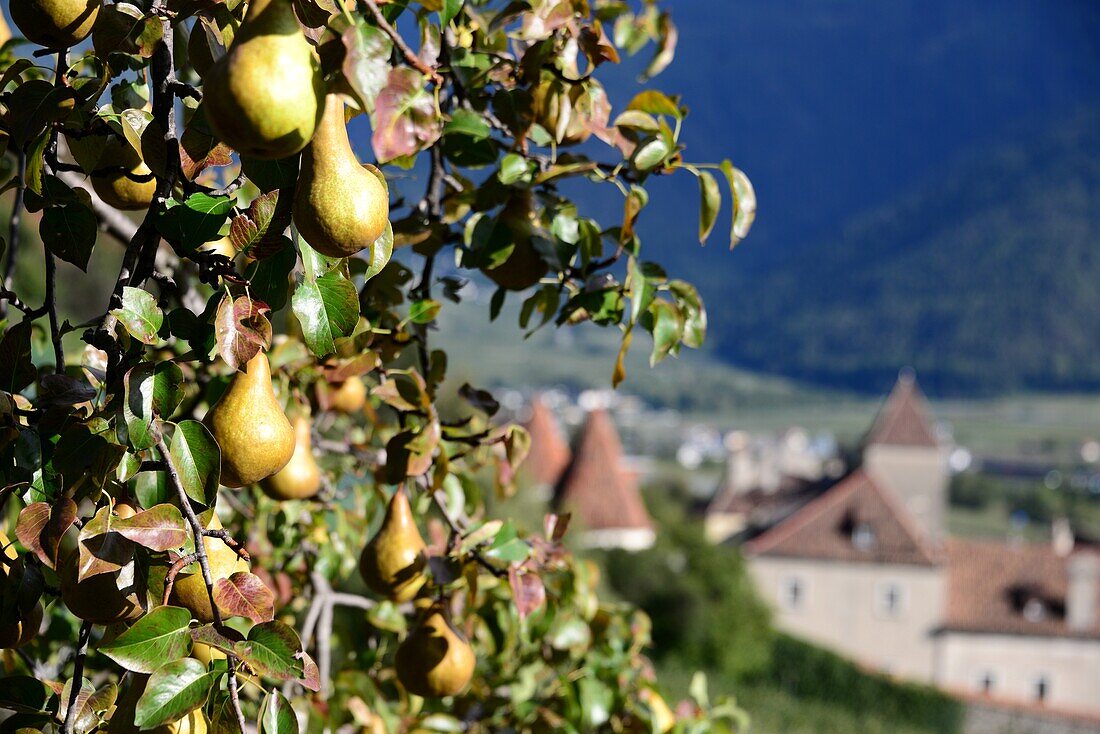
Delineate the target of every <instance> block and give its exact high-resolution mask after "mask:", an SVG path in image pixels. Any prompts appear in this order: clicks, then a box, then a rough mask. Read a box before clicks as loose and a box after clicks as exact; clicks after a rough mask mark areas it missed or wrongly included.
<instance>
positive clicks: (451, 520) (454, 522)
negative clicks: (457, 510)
mask: <svg viewBox="0 0 1100 734" xmlns="http://www.w3.org/2000/svg"><path fill="white" fill-rule="evenodd" d="M432 500H433V501H434V502H435V506H436V507H437V508H439V514H441V515H443V519H444V520H446V521H447V525H449V526H450V528H451V537H452V539H453V538H456V537H458V538H461V537H462V536H463V535H464V534H465V533H466V530H465V529H464V528H463V527H462V525H461V524H460V523H459V521H458V518H456V517H452V516H451V513H449V512H447V496H446V495H445V494H443V490H441V489H437V490H436V491H434V492H432ZM452 542H453V540H452ZM470 556H471V557H472V558H473V559H474V560H475V561H477V564H478V565H479V566H481V567H482V568H484V569H485V570H486V571H488V572H489V573H491V574H493V575H494V576H496V577H497V578H498V579H503V578H507V577H508V572H507V571H505V570H504V569H501V568H497V567H496V566H494V565H493V564H491V563H489V562H488V561H486V560H485V559H484V558H483V557H482V556H481V554H480V553H478V552H477V550H475V549H473V548H471V549H470Z"/></svg>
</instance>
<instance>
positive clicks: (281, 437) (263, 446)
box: [203, 352, 294, 487]
mask: <svg viewBox="0 0 1100 734" xmlns="http://www.w3.org/2000/svg"><path fill="white" fill-rule="evenodd" d="M203 423H205V424H206V427H207V428H209V429H210V433H211V434H212V435H213V436H214V440H216V441H217V442H218V446H220V447H221V450H222V478H221V483H222V484H223V485H225V486H226V487H243V486H245V485H246V484H252V483H254V482H258V481H260V480H261V479H263V478H264V477H269V476H271V475H272V474H274V473H275V472H277V471H279V470H280V469H282V468H283V467H284V466H286V465H287V462H289V461H290V457H291V456H293V455H294V429H293V428H291V426H290V421H289V420H287V417H286V415H284V414H283V409H282V407H281V406H280V405H279V401H278V400H277V399H276V398H275V389H274V387H273V386H272V384H271V365H270V363H268V361H267V355H266V354H264V353H263V352H257V353H256V356H255V357H253V358H252V359H250V360H249V361H248V364H247V365H245V371H244V372H238V373H237V374H236V375H235V376H234V377H233V381H232V382H231V383H230V384H229V387H228V388H227V389H226V391H225V393H224V394H223V395H222V396H221V399H220V400H218V402H217V403H216V404H215V405H214V407H212V408H211V409H210V411H209V412H208V413H207V414H206V417H205V418H203Z"/></svg>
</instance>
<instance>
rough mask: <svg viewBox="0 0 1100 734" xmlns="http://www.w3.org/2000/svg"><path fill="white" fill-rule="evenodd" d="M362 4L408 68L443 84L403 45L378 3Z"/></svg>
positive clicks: (436, 73) (366, 2) (421, 60)
mask: <svg viewBox="0 0 1100 734" xmlns="http://www.w3.org/2000/svg"><path fill="white" fill-rule="evenodd" d="M363 4H364V5H366V6H367V10H369V11H370V13H371V15H373V16H374V22H375V23H377V24H378V27H379V28H380V29H381V30H382V32H383V33H385V34H386V35H387V36H389V37H390V40H391V41H393V45H394V46H396V47H397V50H398V51H400V52H401V55H402V56H404V57H405V61H407V62H408V64H409V66H411V67H413V68H414V69H416V70H417V71H419V72H420V73H421V74H424V75H425V76H427V77H428V78H430V79H431V80H432V81H433V82H435V83H436V84H442V83H443V77H441V76H440V75H439V72H437V71H436V70H435V69H433V68H432V67H430V66H428V65H427V64H425V63H424V61H423V59H421V58H420V57H419V56H417V55H416V52H415V51H413V50H412V48H410V47H409V44H407V43H405V39H404V38H402V37H401V34H400V33H398V32H397V29H396V28H394V27H393V26H392V25H390V22H389V21H388V20H386V16H384V15H383V14H382V11H381V10H380V9H379V8H378V3H376V2H375V1H374V0H363Z"/></svg>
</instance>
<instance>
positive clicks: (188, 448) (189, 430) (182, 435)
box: [169, 421, 222, 507]
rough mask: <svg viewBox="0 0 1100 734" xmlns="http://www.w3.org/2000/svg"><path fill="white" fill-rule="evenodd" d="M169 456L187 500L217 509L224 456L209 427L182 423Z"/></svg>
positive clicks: (197, 423)
mask: <svg viewBox="0 0 1100 734" xmlns="http://www.w3.org/2000/svg"><path fill="white" fill-rule="evenodd" d="M169 453H171V455H172V462H173V463H174V464H175V466H176V471H178V472H179V476H180V481H181V482H182V483H183V489H184V491H185V492H187V496H188V497H190V498H191V499H193V500H195V501H196V502H199V503H201V504H203V505H206V506H207V507H213V506H214V498H216V497H217V496H218V480H219V479H220V478H221V464H222V452H221V449H220V448H219V447H218V442H217V441H215V440H214V437H213V436H211V435H210V431H208V430H207V428H206V426H204V425H203V424H202V423H199V422H198V421H182V422H180V423H179V425H177V426H176V430H175V432H173V433H172V445H171V446H170V447H169Z"/></svg>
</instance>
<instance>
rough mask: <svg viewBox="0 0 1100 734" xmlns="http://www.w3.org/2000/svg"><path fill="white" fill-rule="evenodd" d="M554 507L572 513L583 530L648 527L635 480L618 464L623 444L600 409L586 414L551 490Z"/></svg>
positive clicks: (605, 413)
mask: <svg viewBox="0 0 1100 734" xmlns="http://www.w3.org/2000/svg"><path fill="white" fill-rule="evenodd" d="M554 507H555V509H556V510H564V511H567V512H572V513H574V514H575V515H576V518H577V521H578V522H579V523H580V524H581V526H582V527H583V528H584V529H585V530H590V531H591V530H611V529H616V530H619V529H640V530H650V529H652V528H653V521H652V520H651V519H650V517H649V512H648V511H647V510H646V507H645V502H644V501H643V500H642V493H641V492H640V491H639V489H638V483H637V481H636V480H635V478H634V475H633V474H631V473H630V472H628V471H626V470H625V469H624V468H623V448H622V443H621V442H620V441H619V434H618V431H616V430H615V424H614V423H613V422H612V421H611V417H610V416H609V415H608V414H607V412H606V411H605V410H603V409H597V410H593V411H592V412H590V413H589V414H588V419H587V421H586V422H585V424H584V428H583V429H581V433H580V437H579V438H578V440H577V444H576V448H575V450H574V452H573V461H572V462H571V463H570V464H569V468H568V469H567V470H566V472H565V474H564V475H563V476H562V478H561V481H560V482H559V483H558V486H557V489H556V491H555V492H554Z"/></svg>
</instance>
